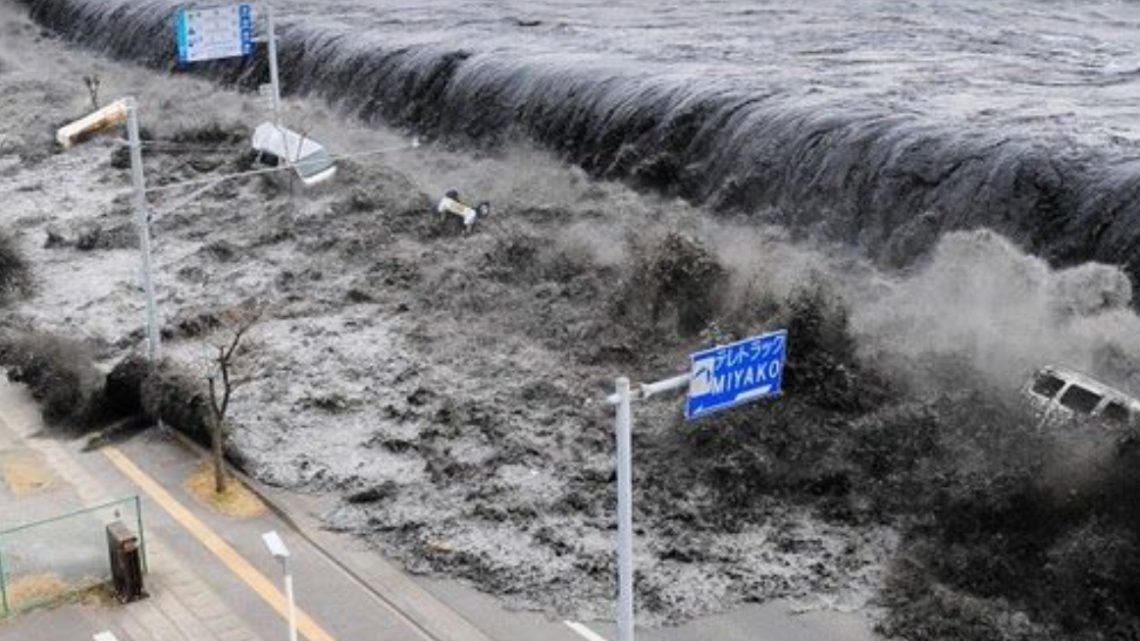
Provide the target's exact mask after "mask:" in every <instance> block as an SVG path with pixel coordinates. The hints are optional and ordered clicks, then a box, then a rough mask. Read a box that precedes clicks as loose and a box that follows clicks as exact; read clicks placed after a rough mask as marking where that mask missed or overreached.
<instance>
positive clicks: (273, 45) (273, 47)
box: [263, 3, 281, 126]
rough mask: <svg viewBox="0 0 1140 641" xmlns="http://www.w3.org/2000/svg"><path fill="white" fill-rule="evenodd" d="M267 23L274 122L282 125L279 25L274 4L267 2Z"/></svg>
mask: <svg viewBox="0 0 1140 641" xmlns="http://www.w3.org/2000/svg"><path fill="white" fill-rule="evenodd" d="M263 6H264V7H265V23H266V31H268V32H269V33H268V34H267V37H268V38H269V85H270V87H271V88H270V92H271V94H270V96H271V100H272V101H273V124H275V125H277V126H280V125H281V80H280V76H279V75H278V73H277V27H276V24H275V23H274V22H273V5H271V4H269V3H266V4H265V5H263Z"/></svg>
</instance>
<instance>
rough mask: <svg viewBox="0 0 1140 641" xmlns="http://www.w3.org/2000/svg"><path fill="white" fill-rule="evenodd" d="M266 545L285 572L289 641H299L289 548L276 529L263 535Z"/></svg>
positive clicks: (262, 538)
mask: <svg viewBox="0 0 1140 641" xmlns="http://www.w3.org/2000/svg"><path fill="white" fill-rule="evenodd" d="M261 540H262V541H265V547H267V548H269V553H270V554H272V555H273V558H275V559H277V560H278V561H280V562H281V569H282V570H283V571H284V572H285V598H286V599H287V600H288V601H289V641H297V608H296V606H295V605H294V603H293V575H292V574H291V573H290V572H289V548H287V547H285V542H284V541H282V540H281V537H280V536H278V534H277V531H276V530H271V531H269V532H266V533H265V534H262V535H261Z"/></svg>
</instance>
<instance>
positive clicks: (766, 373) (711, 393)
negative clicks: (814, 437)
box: [685, 330, 788, 420]
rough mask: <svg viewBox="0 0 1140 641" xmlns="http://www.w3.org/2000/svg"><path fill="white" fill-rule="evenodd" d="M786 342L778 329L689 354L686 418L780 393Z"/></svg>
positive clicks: (786, 335) (786, 339)
mask: <svg viewBox="0 0 1140 641" xmlns="http://www.w3.org/2000/svg"><path fill="white" fill-rule="evenodd" d="M787 342H788V332H787V331H785V330H780V331H778V332H770V333H768V334H761V335H760V336H753V337H752V338H746V339H744V340H742V341H737V342H735V343H731V344H729V345H719V346H717V347H713V348H711V349H707V350H704V351H703V352H697V353H696V354H692V355H690V356H689V398H688V400H687V401H686V402H685V418H686V419H688V420H693V419H695V418H700V417H701V416H704V415H706V414H711V413H713V412H715V411H717V410H723V409H727V408H729V407H735V406H737V405H740V404H741V403H747V402H748V401H753V400H756V399H758V398H764V397H766V396H774V395H776V394H779V393H780V385H781V384H782V383H783V380H784V359H785V355H786V354H787V349H786V347H787Z"/></svg>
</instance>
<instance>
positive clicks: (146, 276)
mask: <svg viewBox="0 0 1140 641" xmlns="http://www.w3.org/2000/svg"><path fill="white" fill-rule="evenodd" d="M138 111H139V109H138V103H137V102H135V99H134V98H127V137H128V138H129V142H130V148H131V186H132V187H133V188H134V194H133V195H132V199H131V200H132V202H133V204H134V208H135V226H137V227H138V232H139V250H140V251H141V252H142V280H143V290H144V291H145V292H146V356H147V358H148V359H150V360H152V361H153V360H154V359H155V358H156V357H157V356H158V342H159V336H158V312H157V310H156V308H157V304H156V303H155V300H154V281H153V279H152V278H151V265H150V220H149V219H150V216H148V215H147V211H146V180H145V179H144V177H143V164H142V141H141V140H140V139H139V114H138Z"/></svg>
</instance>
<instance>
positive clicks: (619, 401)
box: [606, 330, 788, 641]
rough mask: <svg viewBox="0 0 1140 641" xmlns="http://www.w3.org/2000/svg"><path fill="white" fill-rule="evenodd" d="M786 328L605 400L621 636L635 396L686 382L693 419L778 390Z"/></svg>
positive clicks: (625, 617)
mask: <svg viewBox="0 0 1140 641" xmlns="http://www.w3.org/2000/svg"><path fill="white" fill-rule="evenodd" d="M787 340H788V333H787V331H784V330H781V331H778V332H771V333H768V334H761V335H759V336H753V337H751V338H746V339H744V340H742V341H737V342H735V343H730V344H728V345H719V346H717V347H713V348H710V349H707V350H703V351H700V352H697V353H695V354H691V355H690V356H689V373H688V374H682V375H680V376H674V377H673V378H668V379H665V380H663V381H658V382H656V383H646V384H642V385H641V386H640V387H639V389H638V392H637V394H634V393H632V392H631V391H630V384H629V379H628V378H626V377H624V376H622V377H619V378H617V379H615V381H614V383H615V385H614V393H613V394H611V395H610V396H608V397H607V398H606V402H608V403H609V404H610V405H613V406H614V407H615V409H616V412H615V420H614V428H615V432H616V439H617V452H616V455H617V499H618V500H617V521H618V522H617V526H618V534H617V569H618V602H617V617H616V618H617V629H618V641H634V638H633V636H634V634H633V622H634V618H633V407H632V405H633V400H634V399H635V398H636V399H638V400H648V399H649V398H650V397H653V396H656V395H657V394H662V393H664V392H669V391H673V390H679V389H682V388H685V387H688V389H689V394H688V398H687V399H686V402H685V418H686V419H687V420H690V421H691V420H695V419H697V418H700V417H701V416H705V415H708V414H711V413H713V412H716V411H719V410H723V409H728V408H730V407H735V406H737V405H740V404H743V403H747V402H749V401H754V400H757V399H761V398H766V397H769V396H775V395H778V394H779V393H780V389H781V386H782V384H783V377H784V362H785V360H786V352H787V350H786V347H787Z"/></svg>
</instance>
